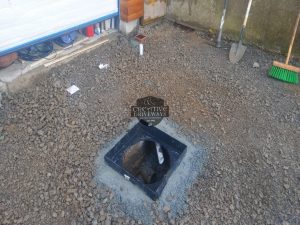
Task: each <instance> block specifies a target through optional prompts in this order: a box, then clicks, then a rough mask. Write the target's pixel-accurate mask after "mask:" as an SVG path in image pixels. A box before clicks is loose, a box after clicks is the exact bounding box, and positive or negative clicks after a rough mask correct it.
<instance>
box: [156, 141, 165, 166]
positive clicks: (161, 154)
mask: <svg viewBox="0 0 300 225" xmlns="http://www.w3.org/2000/svg"><path fill="white" fill-rule="evenodd" d="M156 153H157V157H158V162H159V164H163V163H164V161H165V158H164V155H163V153H162V150H161V146H160V144H157V143H156Z"/></svg>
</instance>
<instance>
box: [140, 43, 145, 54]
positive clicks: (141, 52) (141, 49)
mask: <svg viewBox="0 0 300 225" xmlns="http://www.w3.org/2000/svg"><path fill="white" fill-rule="evenodd" d="M140 55H144V45H143V44H140Z"/></svg>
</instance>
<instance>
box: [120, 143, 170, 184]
mask: <svg viewBox="0 0 300 225" xmlns="http://www.w3.org/2000/svg"><path fill="white" fill-rule="evenodd" d="M123 167H124V168H125V169H126V170H127V171H128V172H129V173H131V174H132V175H133V176H135V177H136V178H137V179H139V180H141V181H142V182H143V183H144V184H153V183H155V182H158V181H160V180H161V179H162V178H163V177H164V176H165V175H166V173H167V172H168V170H169V169H170V158H169V156H168V154H167V151H166V150H165V148H164V147H162V146H160V145H159V143H157V142H154V141H150V140H145V141H139V142H138V143H136V144H134V145H132V146H130V147H129V148H128V149H127V150H126V151H125V152H124V155H123Z"/></svg>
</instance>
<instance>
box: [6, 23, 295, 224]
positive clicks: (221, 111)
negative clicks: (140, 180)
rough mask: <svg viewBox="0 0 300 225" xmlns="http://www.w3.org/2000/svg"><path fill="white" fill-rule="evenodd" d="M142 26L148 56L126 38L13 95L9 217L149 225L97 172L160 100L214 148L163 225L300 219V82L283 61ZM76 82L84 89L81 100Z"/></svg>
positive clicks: (184, 128) (158, 219)
mask: <svg viewBox="0 0 300 225" xmlns="http://www.w3.org/2000/svg"><path fill="white" fill-rule="evenodd" d="M140 32H142V33H144V34H145V35H147V41H146V43H145V45H144V56H143V57H139V56H138V54H139V53H138V49H137V48H133V47H132V44H131V41H130V40H129V39H128V38H126V37H124V36H122V35H120V36H119V37H118V38H117V40H115V41H112V42H111V43H109V44H106V45H103V46H101V47H99V48H97V49H95V50H93V51H91V52H90V53H88V54H85V55H80V56H78V57H76V58H75V59H74V60H72V61H70V62H68V63H65V64H63V65H60V66H57V67H55V68H52V69H51V70H50V71H49V72H46V73H45V74H42V75H41V76H39V77H40V78H39V79H38V80H36V81H35V82H34V84H33V85H31V86H30V87H28V88H26V89H24V90H22V91H19V92H18V93H15V94H10V95H3V96H2V100H1V104H0V224H1V225H2V224H3V225H4V224H25V225H31V224H39V225H46V224H47V225H49V224H71V225H79V224H80V225H82V224H93V225H96V224H105V225H110V224H141V223H142V221H141V220H136V219H133V218H130V217H129V216H128V215H126V214H125V213H124V212H122V211H119V212H117V210H114V209H113V208H112V206H113V205H112V204H111V202H112V199H113V198H114V192H113V190H112V189H110V188H108V187H107V188H105V187H101V188H99V186H98V185H97V184H96V183H95V182H94V180H93V178H94V177H95V172H96V171H95V160H96V156H97V154H98V153H99V152H98V151H101V149H102V148H103V146H105V144H106V143H108V142H110V141H112V140H113V139H114V138H116V137H117V136H118V135H120V134H122V133H123V132H124V131H126V129H127V127H128V123H129V122H130V121H131V118H130V107H131V106H132V105H134V104H135V101H136V100H137V99H138V98H141V97H145V96H149V95H152V96H157V97H161V98H163V99H164V100H165V102H166V104H167V105H169V107H170V119H171V120H173V121H175V122H176V123H177V124H178V125H179V128H178V129H179V131H180V132H181V133H182V134H184V135H185V136H188V137H189V139H190V140H191V143H192V144H193V145H198V144H200V145H201V146H204V148H205V149H206V150H207V155H208V156H207V157H208V159H207V160H208V161H207V163H206V165H205V167H204V170H203V173H202V174H201V175H200V176H198V177H197V179H196V180H195V182H194V183H193V185H192V186H191V188H190V189H189V190H187V195H188V198H187V200H186V208H185V210H184V211H183V212H182V213H181V214H179V215H177V216H176V217H169V216H168V215H166V216H165V217H162V216H160V215H154V217H155V220H154V222H153V223H154V224H187V225H188V224H201V225H205V224H224V225H225V224H230V225H232V224H272V225H273V224H278V225H282V224H285V225H286V224H291V225H298V224H299V221H300V217H299V215H300V211H299V208H300V204H299V201H300V196H299V161H300V159H299V146H300V139H299V136H300V88H299V86H296V85H290V84H285V83H282V82H279V81H276V80H273V79H270V78H268V77H267V75H266V74H267V70H268V68H270V66H271V62H272V61H273V60H274V59H281V58H280V56H276V55H271V54H269V53H266V52H263V51H261V50H259V49H256V48H253V47H248V48H247V51H246V53H245V55H244V57H243V59H242V60H241V61H240V62H239V64H237V65H233V64H230V63H229V61H228V46H227V47H226V45H225V48H222V49H217V48H215V47H213V46H212V45H211V42H210V41H209V40H206V39H205V38H203V35H202V34H201V33H199V32H196V31H192V30H185V29H181V27H180V26H174V25H173V24H171V23H169V22H162V23H158V24H156V25H153V26H147V27H145V28H140ZM254 62H257V63H258V64H259V65H260V66H259V67H257V68H253V64H254ZM100 63H103V64H109V65H110V66H109V68H107V69H105V70H99V68H98V66H99V64H100ZM73 84H74V85H76V86H78V87H79V88H80V91H78V92H77V93H75V94H74V95H72V96H70V95H68V94H67V92H66V88H68V87H70V86H71V85H73ZM200 133H201V135H197V134H200ZM170 208H171V209H170V210H172V206H170ZM168 210H169V209H168ZM168 210H165V211H168ZM167 214H168V212H167Z"/></svg>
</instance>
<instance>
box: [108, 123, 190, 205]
mask: <svg viewBox="0 0 300 225" xmlns="http://www.w3.org/2000/svg"><path fill="white" fill-rule="evenodd" d="M186 149H187V146H186V145H185V144H183V143H181V142H179V141H178V140H176V139H174V138H173V137H171V136H169V135H168V134H166V133H164V132H163V131H161V130H159V129H157V128H156V127H152V126H146V125H143V124H142V123H138V124H137V125H135V126H134V127H133V128H132V129H131V130H130V131H129V132H128V133H127V134H126V135H125V136H124V137H123V138H122V139H121V140H120V141H119V142H118V143H117V144H116V145H115V146H114V147H113V148H112V149H111V150H110V151H109V152H108V153H107V154H106V155H105V157H104V158H105V161H106V162H107V163H108V165H109V166H111V167H112V168H113V169H115V170H116V171H117V172H119V173H120V174H121V175H123V176H124V177H125V179H127V180H129V181H131V182H132V183H133V184H135V185H137V186H139V187H140V188H141V189H142V190H143V191H144V192H145V193H146V194H147V195H148V196H149V197H150V198H151V199H152V200H156V199H157V198H158V197H159V196H160V194H161V193H162V191H163V189H164V187H165V185H166V183H167V181H168V179H169V178H170V176H171V174H172V172H173V171H174V170H175V169H176V167H177V166H178V165H179V163H180V162H181V160H182V158H183V156H184V154H185V153H186Z"/></svg>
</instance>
